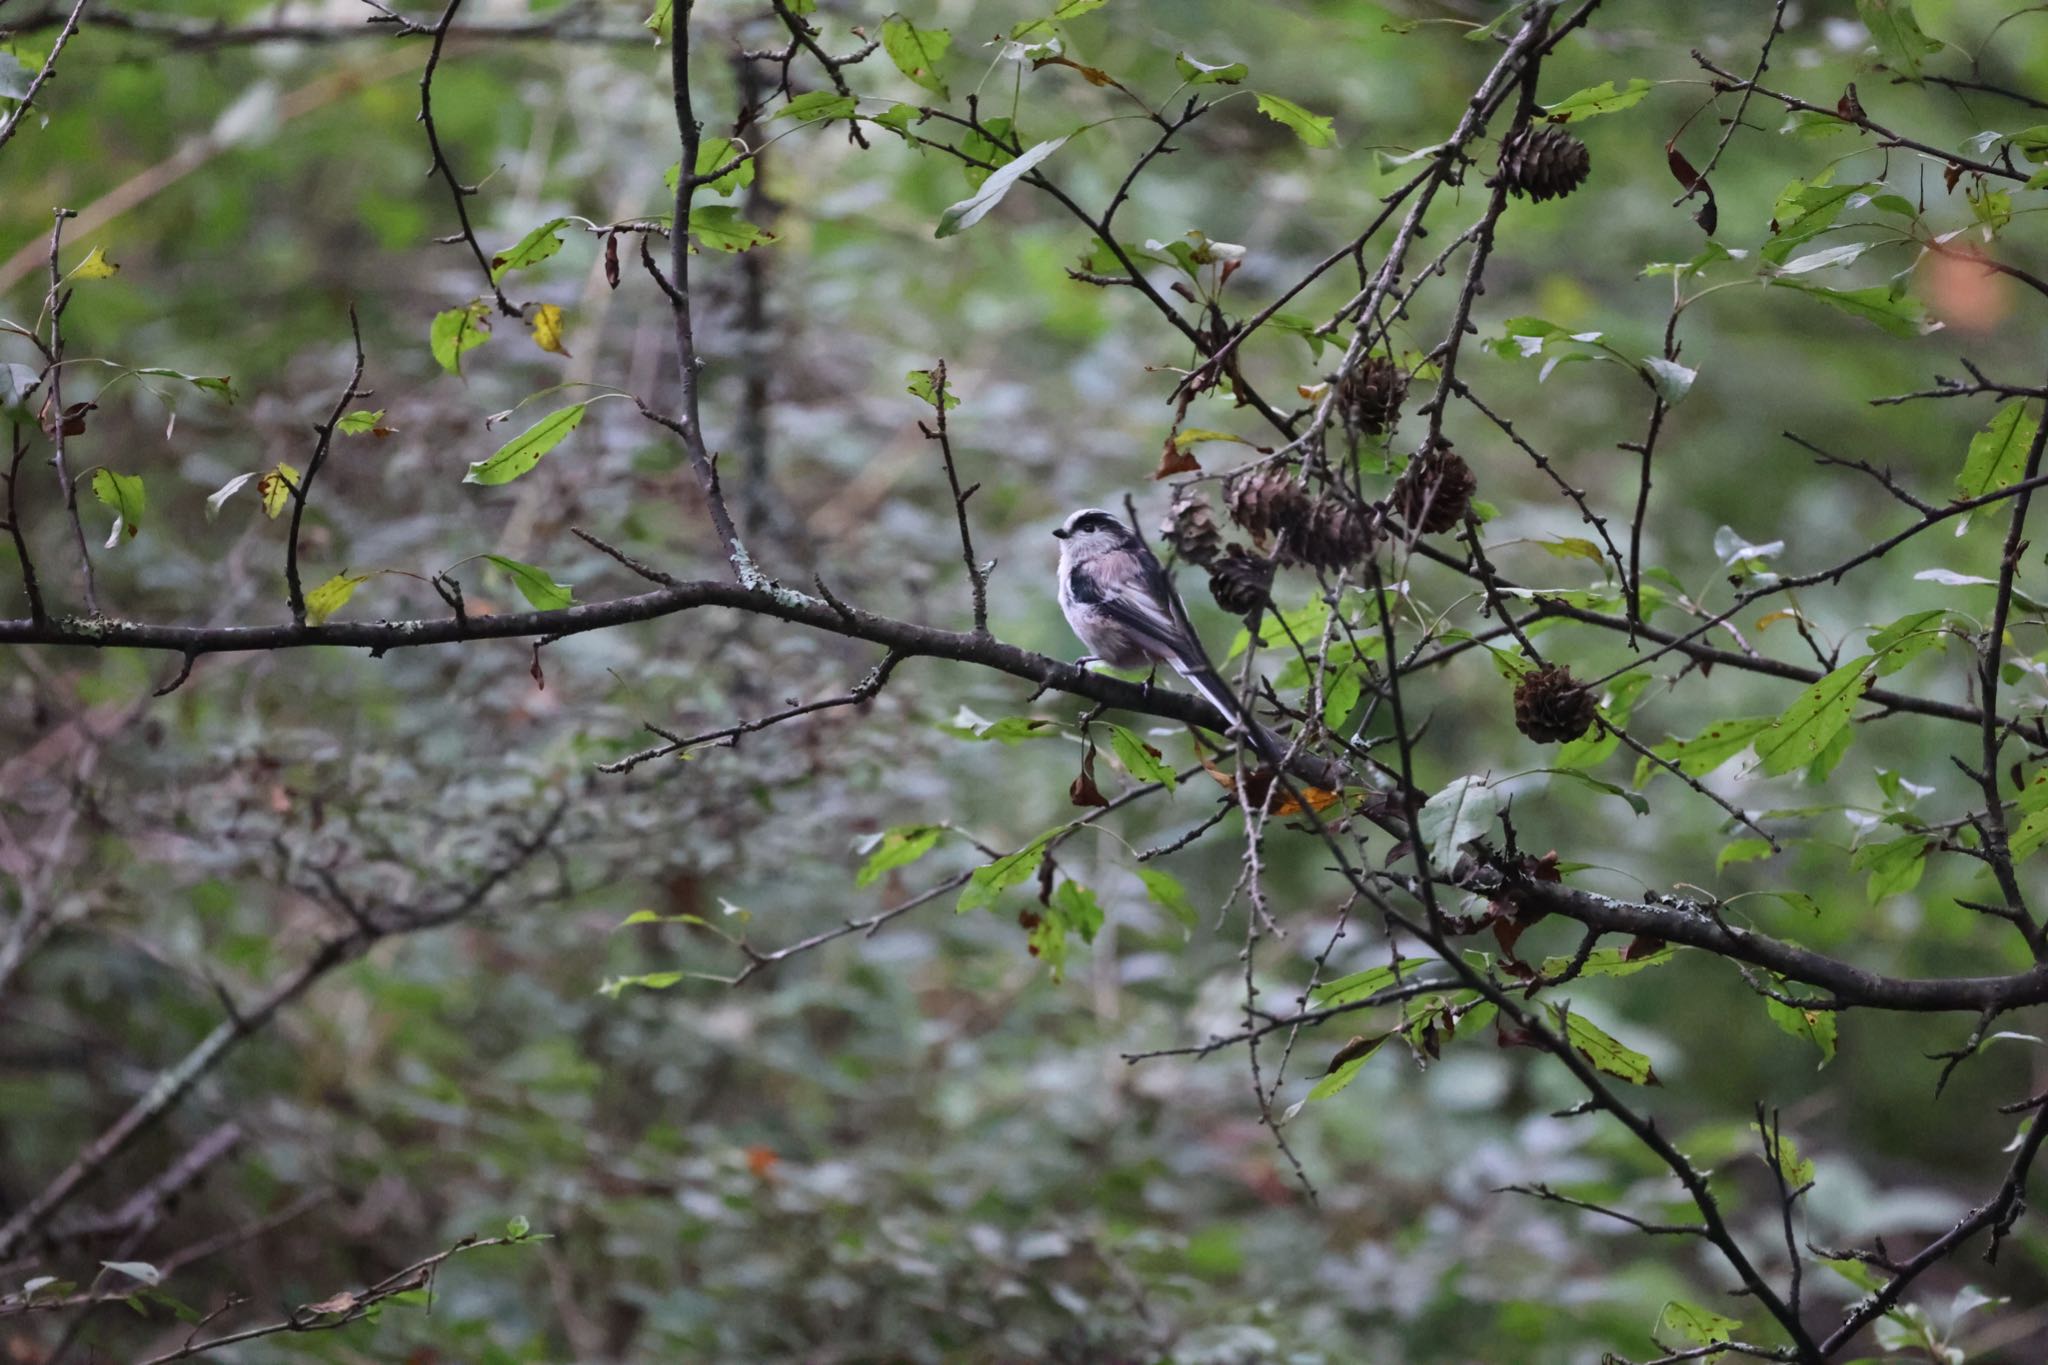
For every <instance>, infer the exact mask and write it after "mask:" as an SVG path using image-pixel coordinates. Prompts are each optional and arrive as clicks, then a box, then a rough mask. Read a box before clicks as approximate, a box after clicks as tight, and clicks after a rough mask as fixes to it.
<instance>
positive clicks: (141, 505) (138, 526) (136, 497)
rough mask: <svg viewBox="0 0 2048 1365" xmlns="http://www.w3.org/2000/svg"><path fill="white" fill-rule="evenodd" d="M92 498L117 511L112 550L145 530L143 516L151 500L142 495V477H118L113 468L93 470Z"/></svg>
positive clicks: (108, 544)
mask: <svg viewBox="0 0 2048 1365" xmlns="http://www.w3.org/2000/svg"><path fill="white" fill-rule="evenodd" d="M92 495H93V496H94V497H96V498H98V499H99V500H100V501H101V502H103V503H105V504H106V505H107V506H109V507H111V508H113V509H114V533H113V534H112V535H110V536H108V537H107V548H108V549H110V550H111V549H113V548H114V546H115V545H117V544H119V543H120V541H121V539H122V538H123V536H124V535H125V536H126V538H127V539H129V540H133V539H134V538H135V537H136V536H137V535H139V534H140V533H141V531H142V514H143V512H144V511H146V510H147V509H148V506H149V501H148V499H147V498H146V497H144V496H143V491H142V476H141V475H140V474H116V473H115V472H114V471H113V470H111V469H98V470H94V471H93V476H92Z"/></svg>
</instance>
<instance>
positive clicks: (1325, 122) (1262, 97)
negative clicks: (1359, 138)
mask: <svg viewBox="0 0 2048 1365" xmlns="http://www.w3.org/2000/svg"><path fill="white" fill-rule="evenodd" d="M1254 93H1255V94H1258V96H1259V112H1260V113H1262V114H1264V115H1265V116H1266V117H1267V118H1269V119H1272V120H1273V121H1274V122H1275V123H1284V124H1286V125H1287V126H1288V127H1289V128H1292V129H1293V130H1294V135H1295V136H1296V137H1298V138H1300V139H1301V140H1302V141H1303V142H1305V143H1307V144H1308V145H1309V146H1311V147H1331V146H1335V145H1336V142H1337V133H1336V129H1335V126H1334V125H1333V124H1332V123H1331V121H1330V120H1329V119H1327V118H1324V117H1322V116H1320V115H1318V114H1311V113H1310V112H1309V111H1308V110H1306V109H1304V108H1302V107H1301V106H1300V105H1298V104H1296V103H1295V102H1294V101H1293V100H1290V99H1282V98H1281V97H1280V96H1278V95H1268V94H1265V93H1263V92H1256V91H1255V92H1254Z"/></svg>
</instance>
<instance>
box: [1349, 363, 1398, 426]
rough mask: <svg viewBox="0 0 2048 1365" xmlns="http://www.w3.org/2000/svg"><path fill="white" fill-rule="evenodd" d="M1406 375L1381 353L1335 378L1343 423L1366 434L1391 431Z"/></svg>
mask: <svg viewBox="0 0 2048 1365" xmlns="http://www.w3.org/2000/svg"><path fill="white" fill-rule="evenodd" d="M1407 396H1408V376H1407V375H1405V374H1403V373H1402V372H1401V367H1400V366H1399V365H1396V364H1395V363H1394V362H1393V361H1392V360H1390V359H1389V358H1388V357H1386V356H1383V355H1370V356H1367V357H1366V358H1365V359H1364V360H1362V361H1360V362H1359V363H1358V364H1357V365H1356V366H1354V367H1353V368H1351V369H1350V370H1347V371H1346V372H1345V374H1344V376H1343V378H1341V379H1339V380H1338V381H1337V412H1338V415H1339V416H1341V417H1342V418H1343V419H1344V425H1346V426H1347V427H1349V428H1351V429H1352V430H1353V431H1362V432H1364V433H1365V434H1366V435H1368V436H1378V435H1380V434H1381V433H1383V432H1387V431H1391V430H1392V429H1393V427H1394V424H1395V423H1397V422H1399V421H1400V420H1401V401H1402V400H1403V399H1404V398H1406V397H1407Z"/></svg>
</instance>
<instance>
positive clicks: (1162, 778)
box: [1109, 725, 1179, 791]
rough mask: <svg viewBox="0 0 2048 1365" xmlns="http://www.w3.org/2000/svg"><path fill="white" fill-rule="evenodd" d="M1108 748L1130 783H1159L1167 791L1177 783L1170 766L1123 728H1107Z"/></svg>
mask: <svg viewBox="0 0 2048 1365" xmlns="http://www.w3.org/2000/svg"><path fill="white" fill-rule="evenodd" d="M1109 747H1110V751H1111V752H1112V753H1114V754H1115V755H1116V757H1117V762H1119V763H1121V764H1123V765H1124V771H1125V772H1127V773H1129V774H1130V775H1131V780H1132V781H1134V782H1161V783H1164V784H1165V785H1166V789H1167V790H1168V791H1172V790H1173V788H1174V787H1175V785H1176V784H1177V783H1178V780H1179V779H1178V778H1177V777H1176V775H1175V773H1174V771H1173V767H1172V765H1170V764H1168V763H1166V762H1165V761H1164V760H1162V759H1161V758H1159V757H1158V756H1157V755H1155V754H1154V753H1153V752H1152V750H1151V749H1150V748H1149V747H1148V746H1147V745H1146V743H1145V741H1144V740H1142V739H1140V738H1139V737H1138V736H1137V735H1135V734H1133V733H1132V732H1131V731H1129V730H1126V729H1125V728H1124V727H1123V726H1121V725H1112V726H1110V727H1109Z"/></svg>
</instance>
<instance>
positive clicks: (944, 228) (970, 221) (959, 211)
mask: <svg viewBox="0 0 2048 1365" xmlns="http://www.w3.org/2000/svg"><path fill="white" fill-rule="evenodd" d="M1065 143H1066V139H1065V138H1064V137H1056V138H1054V139H1052V140H1051V141H1050V142H1041V143H1038V144H1037V145H1036V146H1033V147H1027V148H1026V149H1025V150H1024V154H1023V155H1022V156H1019V157H1018V158H1017V159H1016V160H1015V161H1012V162H1011V163H1010V164H1009V165H1007V166H1004V167H1003V168H1002V169H1001V170H999V171H996V172H995V173H993V174H992V175H990V176H989V178H988V179H987V180H985V181H983V182H982V185H981V188H980V189H978V190H976V191H975V192H974V194H973V195H972V196H970V197H969V198H966V199H962V200H961V201H960V202H959V203H957V204H953V205H950V206H949V207H948V208H947V209H946V211H945V212H944V213H942V214H940V215H939V225H938V227H937V228H936V229H935V230H934V231H933V233H932V235H933V236H934V237H951V236H953V235H954V234H955V233H959V232H965V231H966V230H967V229H969V228H971V227H973V226H974V225H975V224H976V223H978V222H980V221H981V220H982V216H983V215H984V214H986V213H987V212H988V211H989V210H990V209H992V208H994V207H995V206H996V205H997V204H1000V203H1001V202H1002V201H1003V196H1004V195H1006V194H1008V193H1009V192H1010V187H1011V186H1013V185H1015V184H1016V183H1017V182H1018V181H1019V180H1021V179H1022V178H1023V177H1024V176H1025V174H1026V173H1028V172H1029V171H1030V170H1031V168H1032V167H1033V166H1036V165H1037V164H1038V163H1039V162H1041V161H1043V160H1045V159H1046V158H1047V157H1049V156H1051V155H1052V154H1053V153H1054V152H1056V151H1058V150H1059V149H1060V148H1061V146H1063V145H1064V144H1065Z"/></svg>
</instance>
